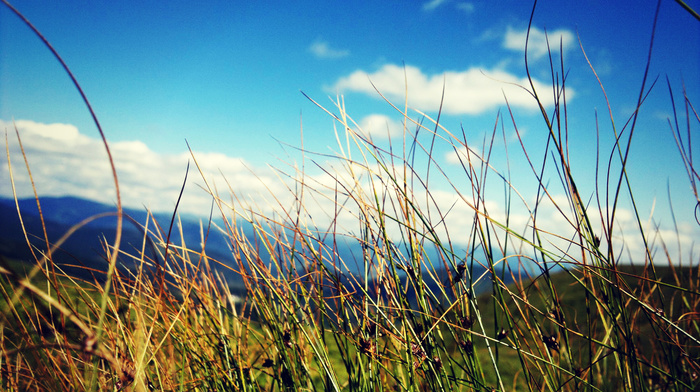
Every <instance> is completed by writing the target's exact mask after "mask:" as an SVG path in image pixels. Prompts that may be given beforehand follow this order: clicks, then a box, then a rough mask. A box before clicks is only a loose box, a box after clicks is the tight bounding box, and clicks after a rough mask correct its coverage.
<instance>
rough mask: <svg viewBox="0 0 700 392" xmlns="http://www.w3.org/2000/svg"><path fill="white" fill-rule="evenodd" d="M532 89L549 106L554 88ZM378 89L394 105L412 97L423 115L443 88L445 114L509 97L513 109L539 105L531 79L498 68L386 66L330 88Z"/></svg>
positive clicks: (435, 106) (435, 105) (474, 111)
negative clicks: (432, 69)
mask: <svg viewBox="0 0 700 392" xmlns="http://www.w3.org/2000/svg"><path fill="white" fill-rule="evenodd" d="M373 85H374V86H373ZM533 85H534V86H535V89H536V90H537V91H539V92H540V95H541V97H542V99H543V100H544V101H543V104H545V106H546V107H551V105H552V104H553V101H552V98H551V97H550V96H551V94H546V92H547V91H549V90H550V89H551V87H550V86H549V85H548V84H547V83H545V82H541V81H539V80H536V79H533ZM375 87H376V90H378V91H379V92H381V93H382V94H383V95H384V96H385V97H387V98H388V99H390V100H392V101H403V100H404V97H405V95H406V93H408V104H409V106H411V107H413V108H415V109H418V110H421V111H425V112H436V111H438V110H439V108H440V103H441V100H442V96H443V88H444V100H443V102H442V103H443V105H442V110H443V112H444V113H446V114H453V115H460V114H468V115H479V114H483V113H487V112H489V111H492V110H495V109H497V108H498V107H502V106H505V102H506V98H507V99H508V102H509V103H510V105H511V107H513V108H521V109H529V110H533V111H534V110H537V102H536V101H535V99H534V98H533V97H532V95H531V94H530V92H529V91H528V90H529V89H530V82H529V81H528V80H527V78H525V77H517V76H515V75H513V74H511V73H508V72H506V71H504V70H500V69H491V70H488V69H480V68H476V67H473V68H469V69H467V70H463V71H447V72H443V73H436V74H426V73H424V72H423V71H422V70H421V69H420V68H418V67H415V66H410V65H407V66H405V67H403V66H399V65H395V64H385V65H384V66H382V67H381V68H379V69H378V70H377V71H375V72H372V73H368V72H366V71H363V70H357V71H354V72H352V73H351V74H350V75H347V76H344V77H341V78H340V79H338V80H337V81H336V82H335V84H334V85H333V86H332V87H331V88H330V89H331V90H333V91H337V92H340V93H343V92H345V93H347V92H357V93H362V94H366V95H369V96H372V97H379V94H377V91H376V90H375ZM573 96H574V91H573V90H572V89H569V90H567V99H571V98H573Z"/></svg>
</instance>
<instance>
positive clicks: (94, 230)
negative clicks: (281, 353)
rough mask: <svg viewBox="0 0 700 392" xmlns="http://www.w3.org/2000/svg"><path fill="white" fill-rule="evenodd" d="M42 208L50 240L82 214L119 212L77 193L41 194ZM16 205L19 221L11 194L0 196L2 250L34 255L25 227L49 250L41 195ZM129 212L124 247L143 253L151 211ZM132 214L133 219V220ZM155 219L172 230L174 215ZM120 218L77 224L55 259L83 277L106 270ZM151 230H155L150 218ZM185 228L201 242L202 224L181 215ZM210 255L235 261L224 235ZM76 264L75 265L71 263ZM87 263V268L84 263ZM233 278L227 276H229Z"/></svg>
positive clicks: (211, 243)
mask: <svg viewBox="0 0 700 392" xmlns="http://www.w3.org/2000/svg"><path fill="white" fill-rule="evenodd" d="M40 202H41V212H42V215H43V219H44V223H45V227H46V236H47V237H48V239H49V241H50V242H51V243H55V242H56V241H58V240H59V239H60V238H61V236H63V235H64V234H65V233H66V232H68V231H69V230H70V229H71V227H73V226H74V225H76V224H78V223H79V222H81V221H82V220H83V219H85V218H88V217H91V216H94V215H97V214H104V213H115V212H116V207H115V206H109V205H105V204H100V203H97V202H93V201H90V200H85V199H81V198H77V197H42V198H41V199H40ZM17 205H18V206H19V210H20V211H21V214H22V220H21V221H20V218H19V215H18V214H17V206H16V205H15V201H14V200H12V199H3V198H0V222H1V223H0V255H3V256H5V257H7V258H12V259H17V260H25V261H27V260H33V259H34V257H33V256H32V252H31V250H30V248H29V246H28V245H27V241H26V239H25V237H24V231H23V229H22V227H23V226H24V228H25V229H26V232H27V235H28V237H29V240H30V242H31V243H32V245H34V246H35V248H37V249H43V250H45V249H46V244H45V240H44V231H43V228H42V223H41V218H40V215H39V210H38V208H37V203H36V200H34V199H22V200H19V201H18V203H17ZM124 214H125V217H128V218H126V219H124V224H123V230H122V242H121V244H122V245H121V246H120V248H121V249H122V250H124V251H127V252H129V253H134V254H136V253H138V250H140V249H141V247H142V244H143V238H144V236H143V229H142V227H141V225H143V224H145V222H146V219H147V212H146V211H145V210H137V209H124ZM129 218H130V219H129ZM155 218H156V221H157V222H158V223H159V224H160V225H161V229H162V231H163V232H164V233H165V234H163V236H166V235H167V231H168V229H169V224H170V220H171V216H168V215H167V214H156V215H155ZM116 222H117V217H116V214H115V215H110V216H106V217H102V218H99V219H96V220H94V221H92V222H90V223H88V224H87V225H85V226H83V227H82V228H80V229H78V230H77V231H76V232H75V233H74V234H73V235H72V236H71V237H70V238H69V239H68V240H67V241H66V242H65V243H64V244H62V245H61V247H60V249H59V250H58V251H57V252H56V253H55V254H54V255H53V258H54V261H55V262H56V263H58V264H59V265H61V266H65V268H66V269H67V271H69V272H70V273H72V274H76V275H78V276H81V277H85V275H86V274H87V275H89V274H88V273H87V270H86V267H87V268H92V269H97V270H104V269H105V268H106V266H107V262H106V260H105V251H104V250H103V241H105V240H106V242H108V243H110V244H111V243H113V241H114V239H115V236H116ZM149 228H150V230H153V229H154V225H153V223H152V221H151V223H150V226H149ZM182 232H183V233H184V237H185V242H186V243H187V244H188V245H190V246H193V247H194V244H199V243H200V242H201V240H200V238H199V235H200V234H199V233H200V225H199V222H198V221H196V220H194V219H183V220H182ZM178 233H179V230H178V229H177V227H173V235H172V236H171V237H172V239H173V241H172V242H175V243H180V239H179V234H178ZM206 249H207V254H208V255H210V256H211V257H213V258H215V259H217V260H221V261H223V262H231V261H232V260H233V256H232V255H231V253H230V251H229V250H228V246H227V245H226V241H225V239H224V237H223V236H221V235H210V236H209V238H208V240H207V248H206ZM121 262H122V264H123V265H124V267H126V268H128V267H129V265H128V264H129V261H128V260H126V259H124V258H123V259H122V260H121ZM71 266H72V267H71ZM81 266H82V267H81ZM227 277H228V276H227Z"/></svg>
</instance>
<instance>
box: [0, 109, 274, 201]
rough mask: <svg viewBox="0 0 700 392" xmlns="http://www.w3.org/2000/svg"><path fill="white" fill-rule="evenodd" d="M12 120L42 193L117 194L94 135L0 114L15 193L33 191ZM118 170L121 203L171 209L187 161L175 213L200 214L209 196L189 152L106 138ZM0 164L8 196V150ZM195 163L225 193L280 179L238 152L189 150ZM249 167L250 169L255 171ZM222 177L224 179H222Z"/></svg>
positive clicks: (2, 190) (100, 197)
mask: <svg viewBox="0 0 700 392" xmlns="http://www.w3.org/2000/svg"><path fill="white" fill-rule="evenodd" d="M15 125H16V127H17V130H18V132H19V136H20V138H21V141H22V145H23V147H24V151H25V153H26V157H27V160H28V162H29V168H30V170H31V173H32V177H33V179H34V183H35V184H36V186H37V191H38V193H39V195H40V196H66V195H72V196H79V197H82V198H86V199H90V200H95V201H98V202H102V203H106V204H114V203H115V202H116V192H115V188H114V181H113V179H112V175H111V169H110V166H109V162H108V159H107V153H106V151H105V148H104V145H103V144H102V142H101V141H100V140H99V139H97V138H92V137H89V136H86V135H84V134H81V133H80V132H79V131H78V129H77V128H76V127H75V126H73V125H70V124H42V123H37V122H34V121H29V120H18V121H16V122H15V123H14V125H13V123H11V122H4V121H2V120H0V129H2V130H4V131H7V134H8V138H7V139H8V148H9V153H10V159H11V163H12V174H13V180H14V183H15V189H16V191H17V196H18V197H20V198H24V197H33V191H32V188H31V182H30V178H29V174H28V172H27V169H26V167H25V165H24V161H23V158H22V153H21V150H20V146H19V142H18V140H17V136H16V135H15V132H14V129H15ZM110 149H111V151H112V155H113V157H114V163H115V165H116V168H117V175H118V178H119V185H120V188H121V196H122V203H123V204H124V205H125V206H127V207H133V208H143V207H144V206H145V207H148V208H150V209H152V210H154V211H172V210H173V208H174V207H175V203H176V201H177V197H178V194H179V192H180V189H181V187H182V183H183V180H184V177H185V173H186V168H187V163H188V161H189V162H190V172H189V177H188V180H187V185H186V188H185V193H184V195H183V200H182V202H181V211H183V212H190V213H198V214H204V213H206V212H207V211H208V210H209V207H210V205H211V200H212V198H211V196H210V195H208V194H207V192H206V191H204V190H203V189H202V188H203V187H205V183H204V180H203V179H202V176H201V175H200V174H199V173H198V171H197V167H196V165H195V162H194V159H193V158H192V156H191V155H190V154H189V152H184V153H181V154H159V153H156V152H154V151H153V150H151V149H150V148H149V147H148V146H147V145H145V144H144V143H143V142H140V141H122V142H114V143H110ZM2 155H3V157H2V162H0V183H2V184H3V185H2V187H0V196H3V197H12V188H11V186H10V172H9V170H8V163H7V155H6V153H5V150H4V149H3V153H2ZM194 156H195V158H196V161H197V164H198V165H199V167H200V168H201V170H202V172H203V173H204V174H205V178H206V179H207V181H210V183H209V184H210V185H211V186H217V187H218V189H219V191H220V192H221V193H223V194H224V195H228V194H229V191H228V189H227V186H228V185H227V184H226V181H228V184H230V185H231V187H234V188H235V190H236V192H237V194H239V195H243V196H245V195H250V196H251V197H256V195H258V194H260V193H263V192H266V191H267V190H266V187H269V188H270V189H273V190H277V191H279V189H276V188H275V187H276V186H279V185H277V184H278V181H277V179H276V178H274V176H273V175H272V174H271V173H269V172H266V171H263V170H260V169H257V170H255V169H254V168H251V167H250V165H249V164H248V163H247V162H246V161H245V160H244V159H242V158H235V157H228V156H226V155H223V154H218V153H204V152H195V153H194ZM254 170H255V171H254ZM224 179H225V180H226V181H225V180H224Z"/></svg>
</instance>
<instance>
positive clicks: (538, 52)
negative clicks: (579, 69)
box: [503, 26, 574, 60]
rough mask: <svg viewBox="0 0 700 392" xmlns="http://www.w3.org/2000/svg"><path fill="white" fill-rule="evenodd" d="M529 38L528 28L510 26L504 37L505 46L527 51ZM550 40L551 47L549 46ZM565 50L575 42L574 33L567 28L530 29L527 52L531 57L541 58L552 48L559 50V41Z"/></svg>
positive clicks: (553, 50) (554, 50)
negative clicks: (520, 28) (552, 29)
mask: <svg viewBox="0 0 700 392" xmlns="http://www.w3.org/2000/svg"><path fill="white" fill-rule="evenodd" d="M526 40H527V29H522V30H516V29H514V28H512V27H511V26H508V29H507V30H506V34H505V36H504V38H503V47H504V48H505V49H510V50H514V51H519V52H525V42H526ZM547 41H549V47H548V46H547ZM560 42H561V47H562V50H563V51H564V52H566V51H568V50H569V49H570V48H571V47H572V45H573V44H574V33H572V32H571V31H569V30H566V29H559V30H554V31H548V32H546V33H545V31H543V30H540V29H538V28H536V27H532V28H531V29H530V37H529V41H527V54H528V56H530V58H533V59H535V60H536V59H539V58H541V57H543V56H545V55H547V53H548V50H549V49H550V48H551V50H552V52H559V43H560Z"/></svg>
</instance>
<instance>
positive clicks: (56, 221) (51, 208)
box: [0, 197, 489, 291]
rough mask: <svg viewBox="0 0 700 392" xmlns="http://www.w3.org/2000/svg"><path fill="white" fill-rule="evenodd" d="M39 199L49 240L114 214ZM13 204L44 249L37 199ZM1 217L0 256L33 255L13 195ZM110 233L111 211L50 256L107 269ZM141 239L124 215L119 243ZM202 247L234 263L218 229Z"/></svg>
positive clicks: (441, 274) (196, 231)
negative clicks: (87, 220)
mask: <svg viewBox="0 0 700 392" xmlns="http://www.w3.org/2000/svg"><path fill="white" fill-rule="evenodd" d="M40 202H41V210H42V214H43V217H44V222H45V224H46V229H47V235H48V237H49V241H51V242H55V241H57V240H58V239H59V238H60V237H61V236H62V235H64V234H65V233H66V232H67V231H68V230H69V229H70V228H71V227H72V226H73V225H75V224H77V223H79V222H81V221H82V220H84V219H85V218H87V217H90V216H93V215H97V214H102V213H110V212H115V213H116V206H109V205H106V204H101V203H98V202H94V201H90V200H86V199H81V198H78V197H42V198H40ZM18 204H19V208H20V211H21V212H22V218H23V222H24V226H25V228H26V230H27V232H28V233H29V235H30V238H31V240H32V243H33V244H35V245H36V246H37V248H38V249H46V245H45V243H44V240H43V229H42V226H41V220H40V219H39V214H38V209H37V205H36V200H35V199H33V198H31V199H22V200H19V201H18ZM124 213H125V214H126V215H128V216H129V217H131V218H132V219H134V220H135V221H136V222H138V223H139V224H144V223H145V222H146V219H147V211H146V210H145V209H143V210H138V209H131V208H125V209H124ZM155 218H156V220H157V221H158V223H159V224H160V225H161V227H162V229H163V230H164V231H166V232H167V230H168V226H169V225H170V220H171V219H172V215H168V214H164V213H158V214H155ZM0 222H2V223H1V224H0V255H3V256H5V257H9V258H13V259H18V260H32V256H31V252H30V251H29V248H28V246H27V243H26V240H25V238H24V234H23V231H22V226H21V223H20V220H19V217H18V216H17V207H16V205H15V201H14V200H13V199H6V198H0ZM180 222H181V223H182V232H183V233H184V237H185V238H184V239H185V242H186V243H187V245H188V246H189V247H193V248H194V249H197V246H198V245H199V244H200V242H201V239H200V223H199V221H197V220H195V219H193V218H191V217H185V218H181V220H180ZM205 224H206V223H205ZM239 228H242V230H243V232H244V235H246V236H248V238H249V239H253V238H254V236H255V233H254V231H253V229H252V227H251V226H250V225H249V224H247V223H245V222H239ZM205 229H206V228H205ZM179 232H180V230H179V229H177V228H176V227H174V228H173V234H172V238H171V242H173V243H175V244H178V243H180V238H179ZM115 235H116V215H115V216H113V217H103V218H100V219H97V220H95V221H93V222H90V223H89V224H87V225H86V226H85V227H83V228H81V229H80V230H78V231H76V232H75V233H74V234H73V236H71V238H70V239H69V240H68V241H67V242H66V243H64V244H63V245H62V246H61V250H60V251H58V252H57V253H56V254H55V255H54V260H55V261H56V262H57V263H59V264H71V265H78V266H80V265H82V266H84V267H91V268H96V269H98V270H100V269H106V266H107V263H106V260H105V257H104V254H105V252H104V251H103V250H102V244H101V243H100V240H101V239H105V240H106V241H107V242H109V243H111V242H112V241H113V240H114V238H115ZM164 235H165V234H164ZM339 242H340V241H339ZM142 243H143V232H142V231H141V230H140V229H139V227H138V226H136V225H134V224H133V223H132V222H130V221H129V220H128V219H125V220H124V225H123V230H122V245H121V247H120V248H121V249H122V250H124V251H127V252H132V251H133V252H132V253H136V252H137V250H139V249H141V246H142ZM195 244H196V245H195ZM206 252H207V254H208V255H210V256H211V257H213V258H214V259H216V260H218V261H221V262H224V263H231V264H232V265H233V263H234V255H232V253H231V251H230V248H229V245H228V243H227V239H226V238H225V237H224V235H223V234H221V233H219V232H218V230H215V229H213V228H212V232H211V233H210V235H209V237H208V238H207V243H206ZM260 257H261V258H262V259H263V262H265V263H266V262H267V261H266V259H267V258H266V256H265V255H260ZM337 257H340V258H342V259H343V260H344V261H345V263H346V264H347V265H352V263H353V260H357V258H358V257H359V258H361V257H362V249H361V247H360V245H359V244H355V243H348V244H346V245H345V246H341V247H340V248H339V249H338V250H337ZM436 259H437V258H436ZM360 261H361V260H360ZM69 270H70V272H71V273H75V274H77V275H80V274H83V273H85V271H84V270H85V269H84V268H79V267H76V268H73V269H70V268H69ZM220 271H221V272H222V273H223V274H224V276H225V277H226V279H227V281H228V283H229V284H231V285H233V286H238V287H240V286H242V280H241V278H240V276H238V275H237V274H235V273H233V272H232V271H230V270H229V269H226V268H221V269H220ZM359 272H360V271H354V272H353V271H350V273H351V274H352V273H354V274H359ZM483 272H484V269H483V268H482V267H480V266H474V274H475V275H476V276H478V275H481V274H482V273H483ZM453 274H454V271H449V270H445V269H442V270H439V271H437V277H438V279H440V282H441V283H444V282H447V281H448V275H453ZM401 279H402V281H404V283H405V280H406V279H407V278H406V277H405V276H403V277H402V278H401ZM424 281H425V283H426V284H428V285H430V286H432V287H433V289H435V290H437V285H438V284H440V283H437V282H435V281H434V280H433V279H432V278H431V279H428V277H427V276H425V277H424ZM487 281H488V279H487ZM348 282H349V280H348ZM369 283H370V285H374V284H375V283H376V282H369ZM407 286H408V285H407ZM487 287H489V286H488V285H481V286H480V289H479V290H478V291H483V290H485V289H486V288H487Z"/></svg>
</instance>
